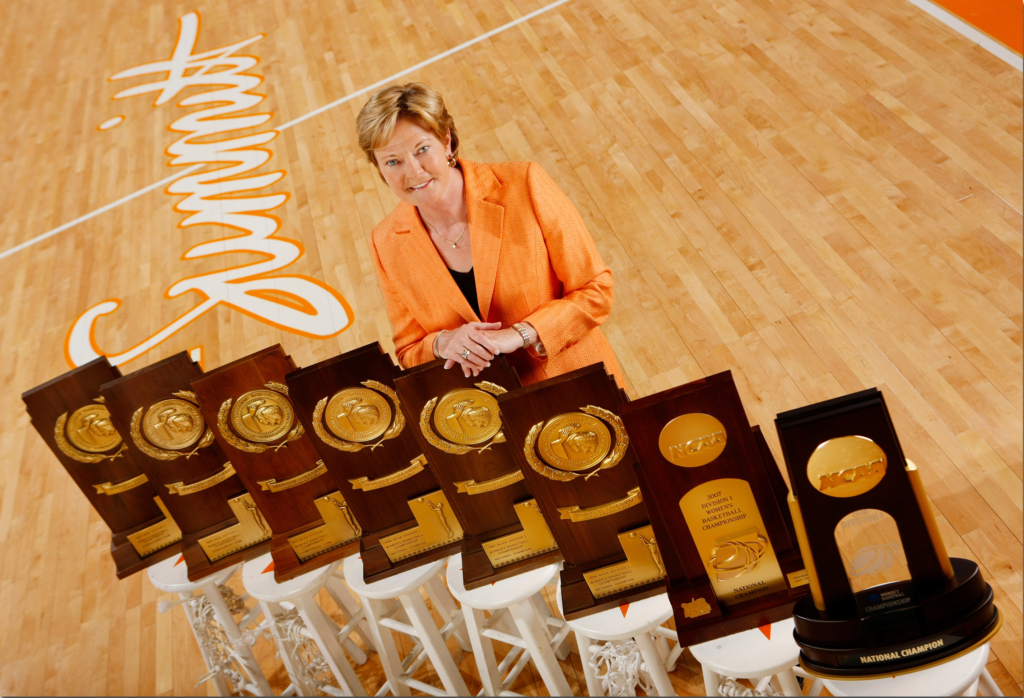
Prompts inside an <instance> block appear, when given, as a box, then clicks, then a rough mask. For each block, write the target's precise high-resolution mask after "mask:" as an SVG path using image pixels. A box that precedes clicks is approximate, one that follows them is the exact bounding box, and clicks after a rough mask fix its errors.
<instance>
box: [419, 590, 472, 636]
mask: <svg viewBox="0 0 1024 698" xmlns="http://www.w3.org/2000/svg"><path fill="white" fill-rule="evenodd" d="M441 574H444V572H442V573H441ZM426 587H427V596H429V597H430V601H431V602H432V603H433V604H434V608H436V609H437V613H438V615H440V616H441V621H442V622H444V623H448V622H450V621H451V619H452V618H453V617H454V616H455V614H456V613H458V612H459V607H458V606H456V605H455V600H454V599H453V598H452V595H451V593H450V592H449V591H448V587H447V586H446V585H445V583H444V582H443V581H442V577H441V575H438V576H436V577H431V578H430V580H429V581H428V582H427V583H426ZM455 641H456V642H458V643H459V649H461V650H462V651H463V652H472V651H473V648H472V645H470V643H469V638H468V637H466V629H465V628H464V627H462V626H461V625H459V626H456V628H455Z"/></svg>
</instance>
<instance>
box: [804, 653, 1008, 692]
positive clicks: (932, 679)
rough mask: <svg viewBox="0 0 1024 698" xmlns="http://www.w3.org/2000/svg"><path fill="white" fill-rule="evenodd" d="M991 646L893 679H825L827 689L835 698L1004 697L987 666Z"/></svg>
mask: <svg viewBox="0 0 1024 698" xmlns="http://www.w3.org/2000/svg"><path fill="white" fill-rule="evenodd" d="M988 654H989V646H988V643H987V642H986V643H985V644H984V645H982V646H981V647H979V648H978V649H976V650H974V651H972V652H968V653H967V654H965V655H964V656H962V657H957V658H956V659H954V660H953V661H950V662H946V663H945V664H939V665H938V666H933V667H929V668H927V669H922V670H921V671H915V672H912V673H910V674H902V675H900V676H894V677H892V678H888V677H887V678H884V679H870V680H868V681H839V680H836V679H824V684H825V688H827V689H828V691H829V693H831V694H832V695H834V696H976V695H978V691H979V689H980V690H981V695H983V696H1001V695H1003V692H1002V691H1000V690H999V686H997V685H996V682H995V681H993V680H992V675H991V674H989V673H988V669H987V668H986V667H985V665H986V664H987V663H988Z"/></svg>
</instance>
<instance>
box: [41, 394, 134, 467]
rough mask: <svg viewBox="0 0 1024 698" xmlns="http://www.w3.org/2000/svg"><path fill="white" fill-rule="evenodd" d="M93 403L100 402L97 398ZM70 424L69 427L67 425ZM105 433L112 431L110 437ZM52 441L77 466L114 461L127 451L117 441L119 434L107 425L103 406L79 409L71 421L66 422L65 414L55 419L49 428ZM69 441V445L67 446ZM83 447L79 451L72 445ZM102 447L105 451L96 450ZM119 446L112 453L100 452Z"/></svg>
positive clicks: (66, 414) (105, 410) (107, 417)
mask: <svg viewBox="0 0 1024 698" xmlns="http://www.w3.org/2000/svg"><path fill="white" fill-rule="evenodd" d="M97 401H100V400H99V398H97ZM69 421H70V424H69V423H68V422H69ZM65 425H67V437H65V435H64V434H65V430H64V427H65ZM109 432H113V435H111V434H110V433H109ZM53 440H54V441H55V442H56V443H57V448H59V449H60V451H61V453H63V454H64V455H65V456H67V457H68V458H73V459H74V460H76V461H79V462H80V463H99V462H100V461H104V460H107V459H110V460H114V459H115V458H117V457H119V456H120V455H121V454H122V453H124V451H125V450H126V449H127V448H128V446H127V444H125V443H124V442H123V441H122V440H121V435H120V434H118V433H117V430H115V429H114V426H113V425H112V424H111V423H110V412H108V411H107V408H106V407H105V406H103V405H86V406H85V407H81V408H79V409H77V410H75V412H74V413H73V414H72V415H71V419H70V420H68V413H67V412H65V413H64V414H62V415H61V416H59V417H57V423H56V424H55V425H54V427H53ZM69 440H70V442H71V443H68V442H69ZM72 443H73V444H75V446H83V445H84V446H87V448H86V449H85V450H79V449H78V448H75V446H72V445H71V444H72ZM104 444H106V447H105V448H102V449H101V448H100V446H103V445H104ZM118 444H120V447H119V448H118V449H117V450H116V451H115V452H114V453H102V451H109V450H110V449H112V448H114V447H115V446H117V445H118Z"/></svg>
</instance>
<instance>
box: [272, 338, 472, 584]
mask: <svg viewBox="0 0 1024 698" xmlns="http://www.w3.org/2000/svg"><path fill="white" fill-rule="evenodd" d="M396 373H397V369H396V367H395V365H394V363H393V362H392V360H391V357H390V356H389V355H388V354H387V353H385V352H384V351H383V350H382V349H381V348H380V345H379V344H378V343H376V342H374V343H372V344H367V345H366V346H363V347H360V348H358V349H354V350H352V351H349V352H346V353H345V354H342V355H341V356H336V357H334V358H331V359H327V360H326V361H321V362H320V363H318V364H314V365H313V366H308V367H306V368H303V369H299V370H297V371H293V372H291V373H289V374H288V376H287V377H286V379H285V382H286V383H287V385H288V387H289V389H290V391H291V394H292V396H293V400H294V404H295V410H296V412H297V414H298V416H299V419H300V420H301V421H302V423H303V425H304V426H305V427H306V430H307V432H309V438H310V439H311V440H312V442H313V445H314V446H315V447H316V449H317V451H318V452H319V453H320V457H321V459H322V460H323V462H324V463H325V464H326V465H327V469H328V470H329V471H330V472H331V474H332V475H333V477H334V480H335V482H336V483H337V486H338V488H339V489H340V491H341V492H342V493H343V494H344V497H345V501H347V502H348V503H349V506H351V508H352V511H353V512H354V513H355V515H356V518H357V519H358V520H359V522H360V523H361V524H362V526H363V535H362V538H361V539H360V542H359V553H360V557H361V559H362V562H363V579H364V580H365V581H366V582H375V581H379V580H381V579H385V578H386V577H390V576H392V575H395V574H399V573H400V572H404V571H406V570H409V569H412V568H414V567H419V566H420V565H424V564H427V563H428V562H433V561H434V560H439V559H441V558H444V557H447V556H449V555H451V554H452V553H453V552H454V551H455V550H456V549H458V546H459V541H460V540H461V538H462V524H461V522H460V521H459V519H458V517H457V516H456V515H455V512H453V511H452V507H451V505H450V504H449V503H448V500H447V499H445V494H444V492H443V490H441V489H440V488H438V485H437V481H436V480H435V479H434V475H433V473H432V472H431V470H430V469H429V467H427V462H426V458H425V457H424V455H423V453H424V452H423V448H422V446H421V445H420V443H419V441H418V440H417V439H416V436H415V428H416V424H415V423H414V422H410V420H409V419H408V417H407V414H406V412H405V411H404V410H403V406H402V404H401V400H400V399H399V396H398V394H397V393H396V392H395V374H396Z"/></svg>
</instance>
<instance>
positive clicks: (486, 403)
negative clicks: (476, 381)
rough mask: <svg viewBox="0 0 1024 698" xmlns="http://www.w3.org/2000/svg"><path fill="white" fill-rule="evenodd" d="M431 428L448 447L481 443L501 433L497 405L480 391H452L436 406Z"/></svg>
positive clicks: (495, 401)
mask: <svg viewBox="0 0 1024 698" xmlns="http://www.w3.org/2000/svg"><path fill="white" fill-rule="evenodd" d="M434 428H435V429H437V432H438V433H439V434H440V435H441V436H443V437H444V438H446V439H448V440H449V441H451V442H452V443H457V444H462V445H464V446H473V445H475V444H478V443H483V442H484V441H487V439H489V438H491V437H492V436H494V435H495V434H497V433H498V430H500V429H501V418H500V417H499V416H498V401H497V400H495V399H494V396H493V395H489V394H487V393H485V392H484V391H482V390H474V389H471V388H470V389H464V390H453V391H452V392H450V393H448V394H447V395H445V396H444V397H442V398H441V400H440V402H438V403H437V409H436V410H434Z"/></svg>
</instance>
